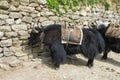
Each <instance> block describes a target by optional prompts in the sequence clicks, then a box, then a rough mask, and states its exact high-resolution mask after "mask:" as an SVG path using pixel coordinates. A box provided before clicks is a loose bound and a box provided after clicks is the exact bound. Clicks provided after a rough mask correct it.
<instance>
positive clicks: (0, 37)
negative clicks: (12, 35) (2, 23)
mask: <svg viewBox="0 0 120 80" xmlns="http://www.w3.org/2000/svg"><path fill="white" fill-rule="evenodd" d="M3 35H4V33H3V32H1V31H0V39H2V37H3Z"/></svg>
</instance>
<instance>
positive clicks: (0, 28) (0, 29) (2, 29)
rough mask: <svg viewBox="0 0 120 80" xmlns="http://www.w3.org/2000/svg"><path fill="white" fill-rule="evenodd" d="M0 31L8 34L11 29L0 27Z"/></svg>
mask: <svg viewBox="0 0 120 80" xmlns="http://www.w3.org/2000/svg"><path fill="white" fill-rule="evenodd" d="M0 31H4V32H7V31H8V32H9V31H11V27H10V26H0Z"/></svg>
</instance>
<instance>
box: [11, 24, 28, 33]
mask: <svg viewBox="0 0 120 80" xmlns="http://www.w3.org/2000/svg"><path fill="white" fill-rule="evenodd" d="M11 27H12V29H13V30H14V31H17V32H18V31H22V30H25V31H26V30H27V25H26V24H17V25H12V26H11Z"/></svg>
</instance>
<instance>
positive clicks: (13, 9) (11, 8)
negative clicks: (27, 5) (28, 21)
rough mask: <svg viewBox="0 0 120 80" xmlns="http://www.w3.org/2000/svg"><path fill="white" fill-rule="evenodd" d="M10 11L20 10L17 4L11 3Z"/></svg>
mask: <svg viewBox="0 0 120 80" xmlns="http://www.w3.org/2000/svg"><path fill="white" fill-rule="evenodd" d="M9 11H17V12H18V11H19V9H17V8H16V7H15V6H13V5H10V8H9Z"/></svg>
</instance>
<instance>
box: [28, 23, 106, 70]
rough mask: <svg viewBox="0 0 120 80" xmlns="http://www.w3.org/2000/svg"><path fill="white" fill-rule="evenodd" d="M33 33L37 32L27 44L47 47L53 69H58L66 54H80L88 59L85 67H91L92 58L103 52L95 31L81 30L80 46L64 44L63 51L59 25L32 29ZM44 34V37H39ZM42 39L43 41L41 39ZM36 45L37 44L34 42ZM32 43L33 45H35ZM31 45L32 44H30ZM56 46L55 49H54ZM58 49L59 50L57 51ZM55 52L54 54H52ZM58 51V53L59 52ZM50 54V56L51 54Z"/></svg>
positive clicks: (101, 40)
mask: <svg viewBox="0 0 120 80" xmlns="http://www.w3.org/2000/svg"><path fill="white" fill-rule="evenodd" d="M33 30H35V31H34V32H37V34H34V35H35V36H36V35H37V36H36V38H35V37H33V34H32V33H33V32H32V33H31V34H30V35H32V36H30V38H29V44H32V43H33V42H34V39H38V38H37V37H39V40H35V41H40V42H41V41H42V43H44V44H45V45H47V46H49V49H50V51H51V52H52V53H53V54H54V56H52V59H53V60H54V61H53V62H55V64H56V65H55V67H56V68H57V67H59V65H60V63H62V62H64V61H65V58H66V53H67V54H76V53H80V52H82V53H83V55H84V56H85V57H87V58H88V62H87V66H88V67H92V66H93V61H94V57H95V56H96V55H97V54H99V53H101V52H102V51H104V48H105V44H104V40H103V38H102V36H101V34H100V33H99V32H98V31H97V30H95V29H85V28H83V29H82V31H83V40H82V45H74V44H72V45H71V46H70V45H69V43H68V44H66V47H64V48H65V51H64V48H63V46H62V45H61V41H62V40H61V35H62V34H61V25H58V24H54V25H49V26H47V27H46V28H44V29H42V30H40V29H37V28H34V29H33ZM41 34H42V35H43V34H44V37H41V36H42V35H41ZM41 38H43V39H41ZM36 43H37V42H36ZM36 43H34V44H36ZM32 45H33V44H32ZM57 45H58V46H57ZM55 46H56V47H55ZM58 48H59V49H60V50H58ZM53 51H56V52H53ZM59 51H60V52H59ZM52 53H51V54H52Z"/></svg>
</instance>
